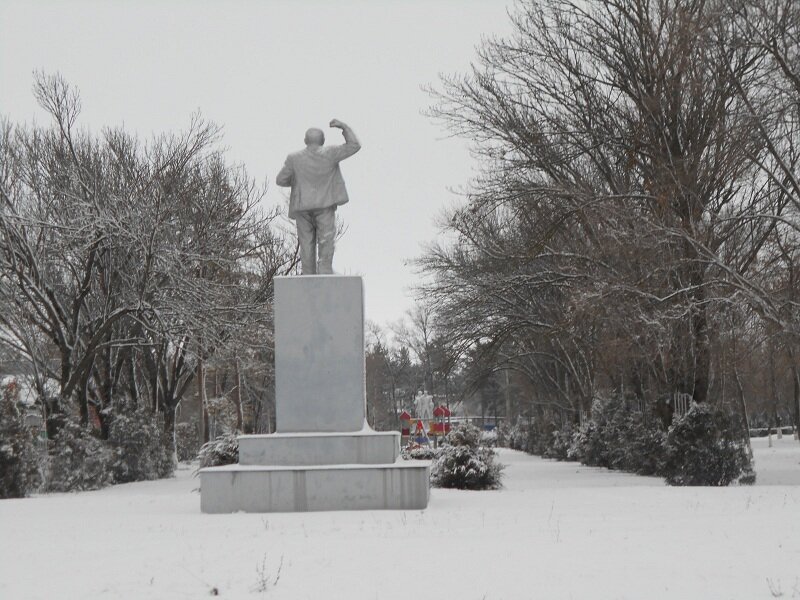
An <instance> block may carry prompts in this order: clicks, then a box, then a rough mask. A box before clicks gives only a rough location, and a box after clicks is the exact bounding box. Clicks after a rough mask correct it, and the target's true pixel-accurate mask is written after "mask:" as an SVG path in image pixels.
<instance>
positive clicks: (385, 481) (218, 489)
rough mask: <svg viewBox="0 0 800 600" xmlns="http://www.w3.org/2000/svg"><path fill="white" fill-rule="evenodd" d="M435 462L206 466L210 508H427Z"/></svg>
mask: <svg viewBox="0 0 800 600" xmlns="http://www.w3.org/2000/svg"><path fill="white" fill-rule="evenodd" d="M428 477H429V465H428V464H427V463H425V462H420V461H403V460H400V461H398V462H396V463H393V464H387V465H361V464H354V465H316V466H306V467H298V466H264V465H225V466H222V467H210V468H207V469H203V470H202V472H201V478H202V483H201V486H202V493H201V503H200V508H201V510H202V511H203V512H205V513H230V512H237V511H242V512H305V511H316V510H421V509H423V508H425V507H426V506H427V505H428V496H429V487H428Z"/></svg>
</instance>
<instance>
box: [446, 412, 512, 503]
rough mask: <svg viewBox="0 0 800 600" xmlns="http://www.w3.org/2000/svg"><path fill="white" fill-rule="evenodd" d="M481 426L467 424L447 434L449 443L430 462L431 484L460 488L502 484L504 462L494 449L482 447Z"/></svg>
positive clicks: (479, 488) (475, 488)
mask: <svg viewBox="0 0 800 600" xmlns="http://www.w3.org/2000/svg"><path fill="white" fill-rule="evenodd" d="M480 433H481V432H480V429H478V428H477V427H475V426H474V425H470V424H467V423H464V424H461V425H459V426H458V427H456V428H455V429H453V430H452V431H451V432H450V433H449V434H447V438H446V445H445V446H444V447H442V448H441V449H440V450H439V454H438V456H437V457H436V459H435V460H434V462H433V464H432V465H431V484H432V485H434V486H435V487H443V488H457V489H461V490H492V489H497V488H499V487H500V486H501V482H500V480H501V477H502V470H503V465H501V464H500V463H497V462H495V452H494V450H492V449H491V448H483V447H481V446H480Z"/></svg>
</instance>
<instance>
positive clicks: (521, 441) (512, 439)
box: [507, 423, 531, 452]
mask: <svg viewBox="0 0 800 600" xmlns="http://www.w3.org/2000/svg"><path fill="white" fill-rule="evenodd" d="M530 430H531V427H530V425H529V424H528V423H517V424H516V425H514V426H513V427H512V428H511V429H510V430H509V431H508V438H507V440H508V447H509V448H511V449H512V450H521V451H522V452H528V442H529V439H530Z"/></svg>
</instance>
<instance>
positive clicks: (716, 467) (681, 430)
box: [663, 403, 755, 486]
mask: <svg viewBox="0 0 800 600" xmlns="http://www.w3.org/2000/svg"><path fill="white" fill-rule="evenodd" d="M740 431H741V428H740V427H739V426H737V423H736V422H735V420H734V419H732V418H731V416H730V415H728V414H727V413H726V412H724V411H722V410H719V409H717V408H714V407H711V406H709V405H708V404H706V403H703V404H695V405H693V406H692V407H691V408H690V409H689V411H688V412H687V413H686V414H685V415H683V416H682V417H679V418H676V419H675V420H674V421H673V423H672V426H671V427H670V429H669V432H668V433H667V442H666V463H665V465H664V473H663V474H664V478H665V479H666V481H667V483H668V484H669V485H713V486H724V485H728V484H730V483H732V482H733V481H736V479H737V478H739V477H740V476H741V475H742V474H745V478H744V479H743V480H742V482H743V483H752V482H754V481H755V475H754V474H753V470H752V464H751V461H750V456H749V453H748V450H747V443H746V442H745V440H743V439H742V436H741V433H739V432H740Z"/></svg>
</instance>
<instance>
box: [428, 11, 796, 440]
mask: <svg viewBox="0 0 800 600" xmlns="http://www.w3.org/2000/svg"><path fill="white" fill-rule="evenodd" d="M511 18H512V20H513V33H512V34H511V35H509V36H508V37H505V38H499V37H494V38H490V39H488V40H486V41H484V42H483V43H482V44H481V46H480V47H479V48H478V50H477V58H476V61H475V63H474V64H473V66H472V69H471V71H470V72H469V73H466V74H462V75H453V76H445V77H444V78H443V79H442V81H441V83H440V84H439V85H438V86H434V87H432V88H430V92H431V94H432V95H433V97H434V105H433V107H432V109H431V111H430V112H431V114H432V116H434V117H435V118H437V119H439V120H440V121H441V122H443V123H445V124H446V125H447V126H448V127H449V129H450V131H451V132H452V133H453V134H455V135H459V136H463V137H465V138H467V139H469V140H470V141H471V142H472V146H473V150H474V152H475V154H476V156H477V157H478V158H479V160H480V165H481V172H480V175H479V176H478V177H477V178H475V179H474V180H473V181H472V182H471V183H470V184H469V186H468V187H467V189H466V190H465V193H464V201H463V202H462V203H461V204H460V205H459V206H458V207H456V208H454V209H452V210H451V211H450V212H449V213H448V214H447V215H446V218H445V219H444V220H443V222H442V228H443V230H445V231H446V232H447V233H448V236H446V238H445V239H447V240H451V239H452V240H454V241H452V242H450V241H447V242H440V243H434V244H432V245H430V246H429V247H428V248H427V249H426V250H425V252H424V253H423V255H422V256H421V257H420V258H419V260H418V265H419V267H420V270H421V272H422V273H423V274H424V275H425V276H426V277H427V280H426V283H425V284H424V285H423V286H422V288H421V296H422V297H424V298H425V303H426V305H427V306H428V310H430V311H431V312H432V313H433V315H434V317H433V321H432V322H433V324H434V329H435V331H436V333H437V335H439V336H440V337H441V338H442V339H443V340H445V345H446V346H447V347H449V348H450V349H451V350H452V352H453V353H454V354H455V355H456V356H457V357H459V358H458V360H460V361H462V364H469V365H470V373H469V375H470V378H471V379H472V380H473V381H474V382H475V383H476V385H482V383H481V381H482V382H483V383H484V384H485V382H486V381H487V378H493V379H494V381H495V382H496V381H497V379H498V373H503V372H506V373H511V374H512V379H513V380H514V381H515V382H516V386H517V387H518V388H519V387H521V388H522V389H523V390H525V396H524V398H523V399H522V400H521V401H520V402H518V403H517V404H518V406H515V407H514V408H513V412H516V413H525V414H533V413H535V412H542V411H556V412H558V413H559V414H562V415H566V417H567V418H570V419H575V420H577V419H580V418H581V417H582V416H583V415H591V410H592V403H593V399H595V398H597V397H600V396H607V395H609V394H621V395H625V396H629V397H631V398H635V399H636V401H637V402H639V403H641V404H642V405H644V406H646V407H648V408H649V409H651V410H652V412H653V413H654V414H655V415H656V416H659V417H661V418H662V419H663V420H664V422H665V423H668V422H669V420H670V419H671V416H672V413H673V412H674V409H675V406H674V398H675V397H676V395H679V396H687V395H688V396H689V397H691V399H692V400H693V401H695V402H697V403H705V402H712V403H720V404H724V405H728V406H730V407H731V408H732V409H734V410H736V411H737V412H740V413H741V414H743V415H747V414H748V412H750V413H753V412H754V410H753V406H749V405H753V404H756V405H758V406H759V407H761V406H763V405H764V403H765V402H766V403H767V406H768V407H769V409H770V412H772V413H773V414H774V415H777V414H779V413H781V412H790V413H791V414H792V415H793V418H794V420H795V423H796V424H797V423H798V421H800V362H798V354H799V353H800V346H799V345H798V341H799V340H798V333H800V324H799V323H798V317H797V309H798V292H799V291H800V289H799V288H798V285H799V283H800V282H799V281H798V279H799V278H798V273H799V272H798V257H799V256H800V255H799V254H798V252H800V236H798V233H799V229H800V218H799V217H800V170H798V158H800V137H798V134H799V132H800V130H799V129H798V126H799V125H800V5H797V3H795V2H791V1H788V0H734V1H730V0H588V1H583V0H582V1H580V2H579V1H577V0H538V1H536V2H520V3H519V4H517V5H516V8H515V11H514V12H513V14H512V17H511ZM507 381H508V380H507ZM509 410H511V408H509ZM509 416H512V415H509Z"/></svg>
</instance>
